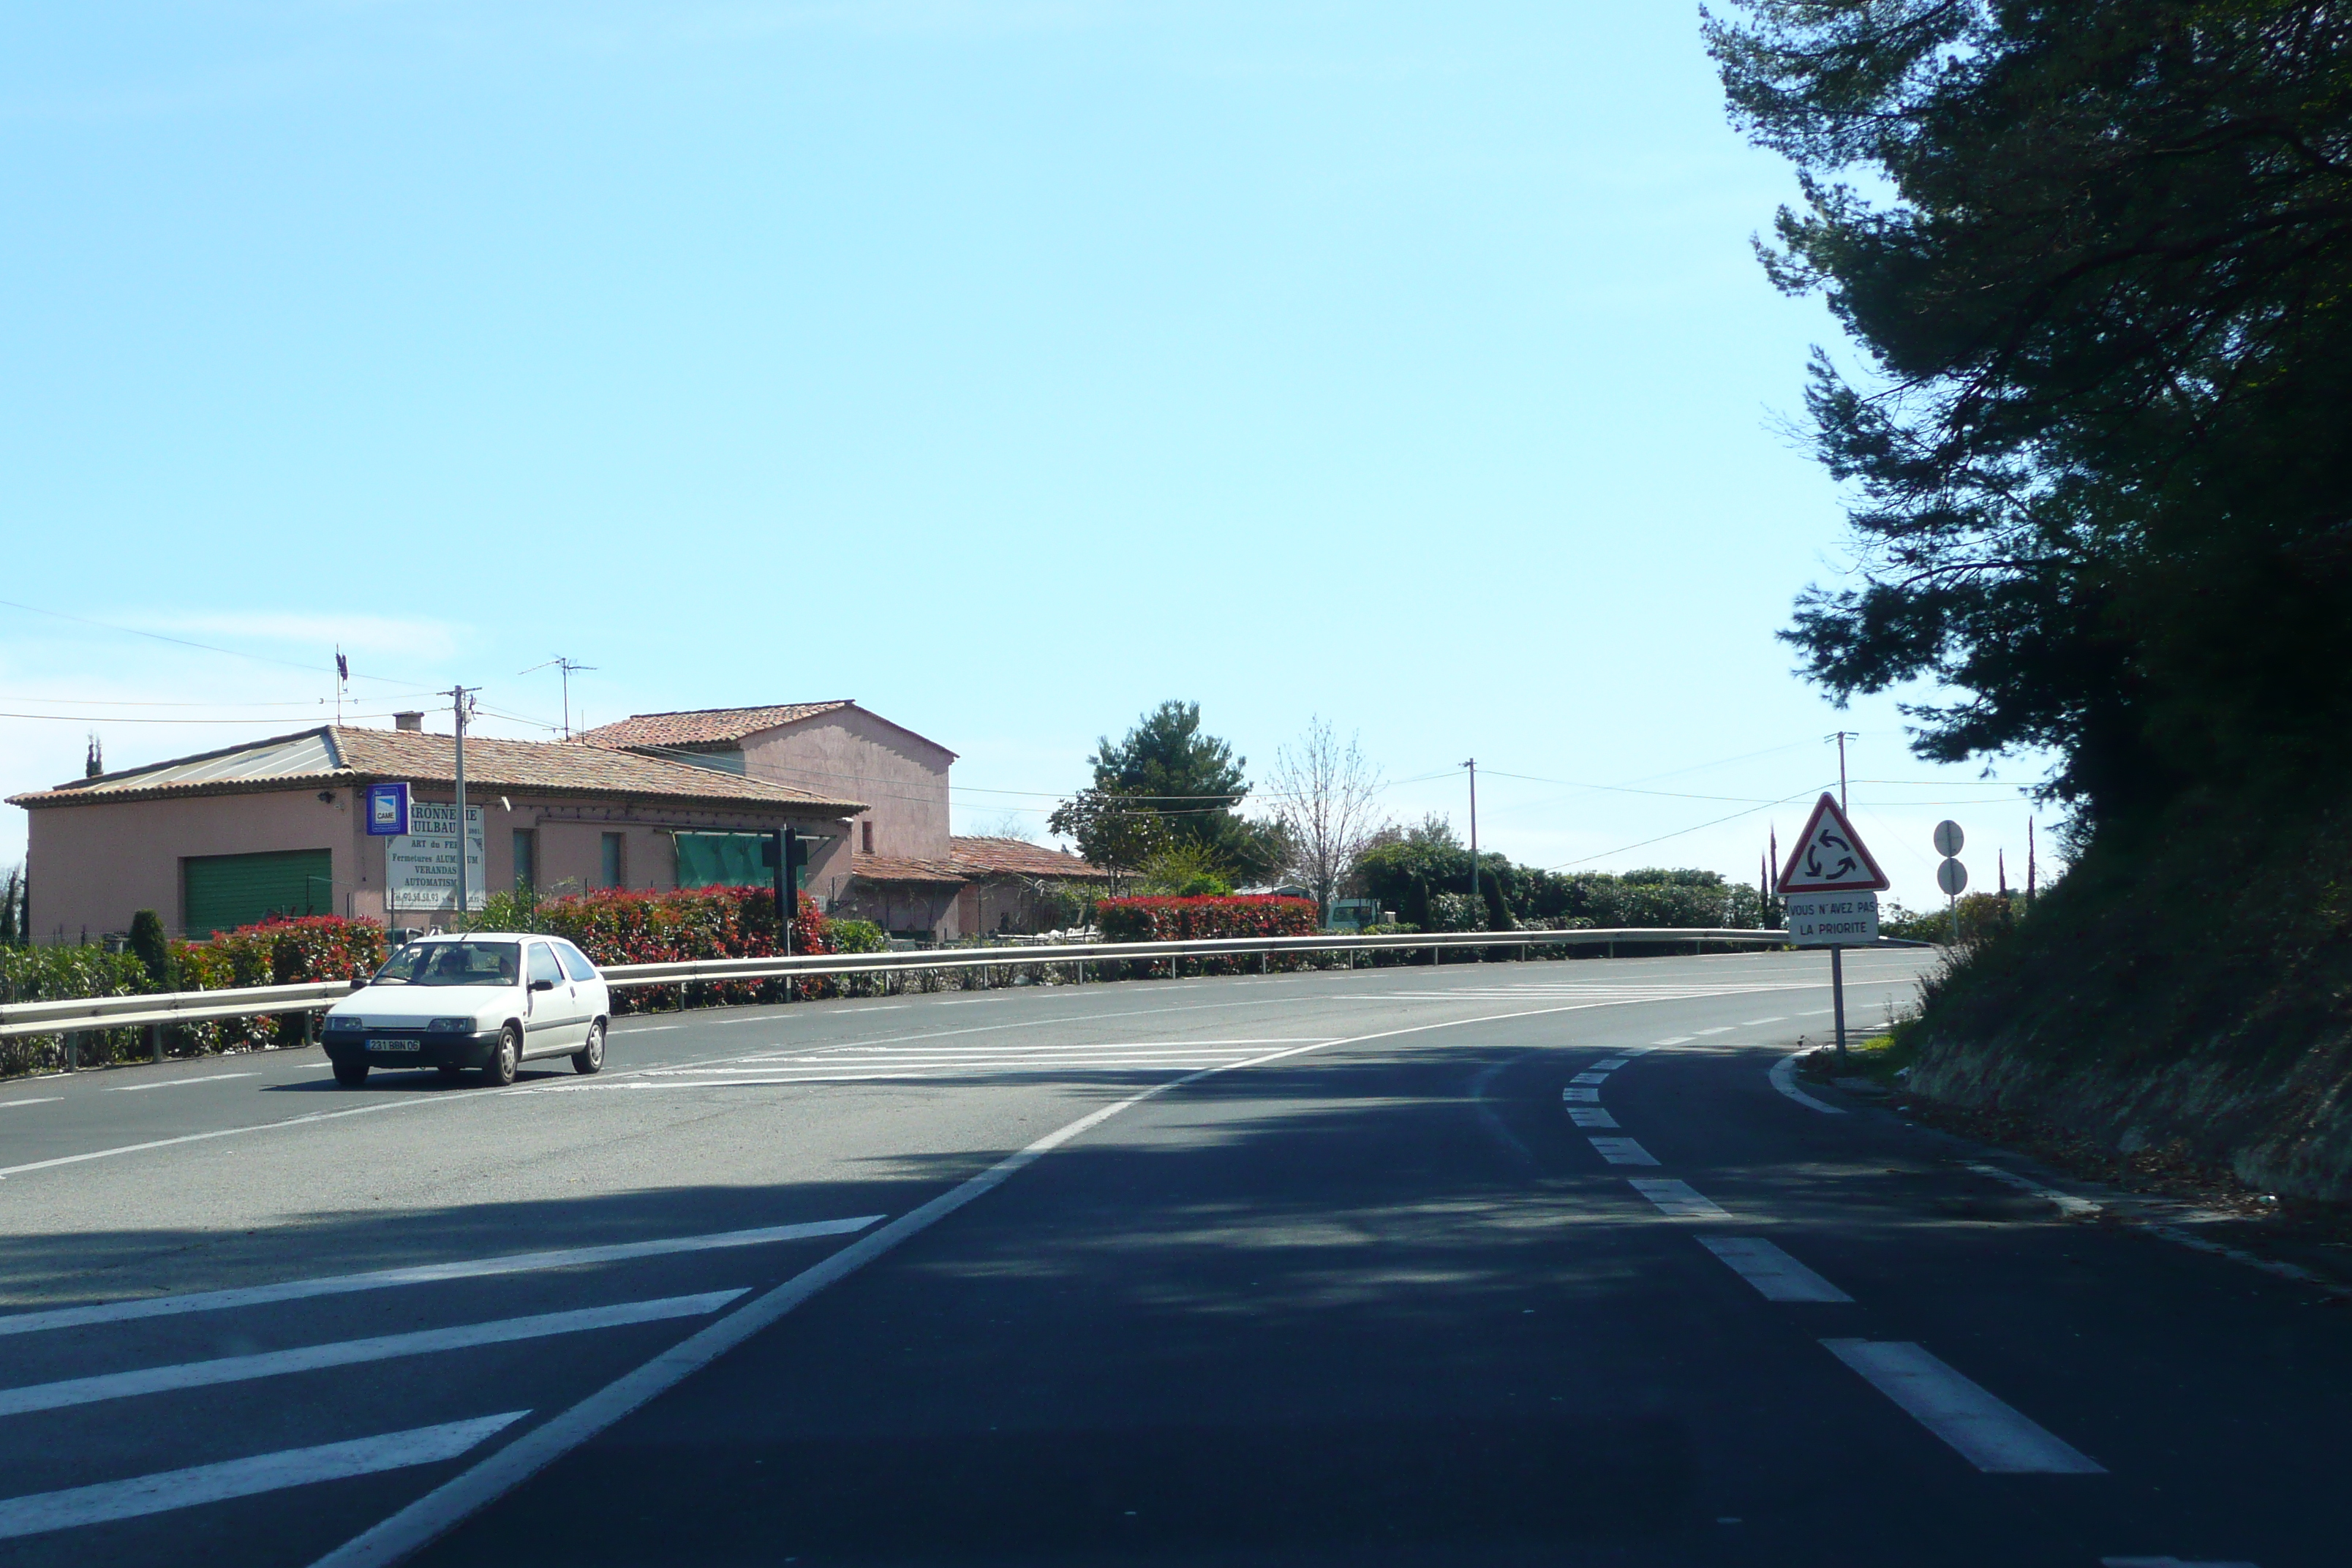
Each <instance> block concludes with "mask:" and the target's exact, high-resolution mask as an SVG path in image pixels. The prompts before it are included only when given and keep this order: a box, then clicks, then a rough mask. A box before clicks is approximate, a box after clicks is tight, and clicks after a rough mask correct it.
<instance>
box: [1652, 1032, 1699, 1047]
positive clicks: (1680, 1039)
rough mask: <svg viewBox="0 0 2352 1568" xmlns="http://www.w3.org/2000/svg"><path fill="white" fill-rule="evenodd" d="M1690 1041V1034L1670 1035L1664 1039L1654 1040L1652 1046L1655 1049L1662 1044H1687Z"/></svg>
mask: <svg viewBox="0 0 2352 1568" xmlns="http://www.w3.org/2000/svg"><path fill="white" fill-rule="evenodd" d="M1690 1041H1691V1037H1689V1036H1688V1035H1668V1036H1667V1037H1665V1038H1664V1039H1663V1040H1652V1041H1651V1042H1650V1048H1651V1049H1652V1050H1656V1049H1658V1048H1659V1047H1661V1046H1686V1045H1689V1044H1690Z"/></svg>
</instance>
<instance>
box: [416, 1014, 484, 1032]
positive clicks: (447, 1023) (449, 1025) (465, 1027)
mask: <svg viewBox="0 0 2352 1568" xmlns="http://www.w3.org/2000/svg"><path fill="white" fill-rule="evenodd" d="M425 1027H426V1028H427V1029H429V1030H431V1031H432V1032H433V1033H435V1034H436V1035H470V1034H472V1033H473V1032H474V1020H472V1019H471V1018H436V1019H434V1020H433V1021H432V1022H431V1023H429V1024H427V1025H425Z"/></svg>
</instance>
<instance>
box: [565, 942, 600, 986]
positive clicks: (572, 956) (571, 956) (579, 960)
mask: <svg viewBox="0 0 2352 1568" xmlns="http://www.w3.org/2000/svg"><path fill="white" fill-rule="evenodd" d="M555 956H556V957H558V958H560V959H562V960H563V968H564V972H565V973H568V974H570V975H571V976H572V979H574V980H593V979H595V978H596V966H595V965H594V964H593V963H589V962H588V959H587V955H586V954H584V953H583V952H581V951H580V950H579V949H578V948H576V947H574V946H572V944H571V943H570V942H557V943H556V944H555Z"/></svg>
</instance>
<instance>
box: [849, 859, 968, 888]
mask: <svg viewBox="0 0 2352 1568" xmlns="http://www.w3.org/2000/svg"><path fill="white" fill-rule="evenodd" d="M849 874H850V875H851V876H852V877H860V878H863V879H866V881H869V882H943V883H960V882H962V881H964V880H965V879H966V877H965V874H964V873H963V872H962V871H961V870H959V869H958V868H955V867H953V866H950V864H948V863H947V862H946V861H944V860H919V859H915V858H911V857H908V856H901V855H859V856H856V857H854V858H851V860H850V862H849Z"/></svg>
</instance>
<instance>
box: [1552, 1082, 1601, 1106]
mask: <svg viewBox="0 0 2352 1568" xmlns="http://www.w3.org/2000/svg"><path fill="white" fill-rule="evenodd" d="M1559 1097H1560V1098H1561V1099H1562V1100H1582V1101H1583V1102H1584V1103H1585V1104H1587V1105H1598V1104H1599V1103H1600V1102H1601V1091H1600V1090H1599V1089H1594V1088H1593V1087H1592V1086H1591V1085H1590V1084H1574V1083H1572V1084H1570V1085H1569V1086H1568V1087H1567V1088H1565V1089H1561V1090H1560V1091H1559Z"/></svg>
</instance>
